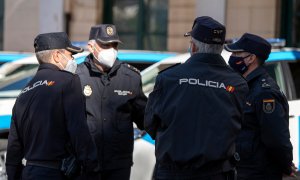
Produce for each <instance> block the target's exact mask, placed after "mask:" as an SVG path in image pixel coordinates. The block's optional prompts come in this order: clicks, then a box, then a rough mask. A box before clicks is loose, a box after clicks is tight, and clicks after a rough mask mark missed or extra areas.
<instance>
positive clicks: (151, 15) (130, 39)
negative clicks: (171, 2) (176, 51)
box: [103, 0, 168, 50]
mask: <svg viewBox="0 0 300 180" xmlns="http://www.w3.org/2000/svg"><path fill="white" fill-rule="evenodd" d="M103 7H104V14H103V23H113V24H115V25H116V27H117V30H118V33H119V36H120V39H121V41H123V43H124V44H123V47H122V46H121V48H124V49H147V50H166V49H167V27H168V0H114V1H111V0H106V1H104V6H103Z"/></svg>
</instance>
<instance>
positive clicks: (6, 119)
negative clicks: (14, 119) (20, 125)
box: [0, 115, 11, 129]
mask: <svg viewBox="0 0 300 180" xmlns="http://www.w3.org/2000/svg"><path fill="white" fill-rule="evenodd" d="M10 120H11V115H4V116H0V129H9V127H10Z"/></svg>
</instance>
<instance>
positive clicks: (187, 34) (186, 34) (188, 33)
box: [183, 31, 191, 37]
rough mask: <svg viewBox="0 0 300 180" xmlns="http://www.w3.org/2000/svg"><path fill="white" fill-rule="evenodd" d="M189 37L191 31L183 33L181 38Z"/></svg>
mask: <svg viewBox="0 0 300 180" xmlns="http://www.w3.org/2000/svg"><path fill="white" fill-rule="evenodd" d="M190 35H191V31H190V32H187V33H185V34H184V35H183V36H184V37H188V36H190Z"/></svg>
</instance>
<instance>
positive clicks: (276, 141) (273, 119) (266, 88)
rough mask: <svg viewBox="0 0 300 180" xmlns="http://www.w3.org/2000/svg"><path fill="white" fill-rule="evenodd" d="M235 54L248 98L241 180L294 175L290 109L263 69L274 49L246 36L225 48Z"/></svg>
mask: <svg viewBox="0 0 300 180" xmlns="http://www.w3.org/2000/svg"><path fill="white" fill-rule="evenodd" d="M225 49H226V50H227V51H230V52H232V55H231V57H230V59H229V64H230V66H231V67H232V68H233V69H234V70H236V71H237V72H239V73H240V74H242V75H243V77H245V78H246V80H247V82H248V85H249V89H250V91H249V94H248V95H247V99H246V104H245V105H244V107H243V110H244V113H245V114H244V118H245V119H244V121H243V124H242V131H241V133H240V134H239V136H238V139H237V151H238V153H239V154H240V158H241V161H240V162H239V163H238V169H237V170H238V179H240V180H246V179H249V180H250V179H251V180H252V179H255V180H266V179H270V180H277V179H278V180H279V179H282V175H283V174H285V175H294V174H293V173H294V172H293V171H294V167H293V164H292V159H293V156H292V144H291V142H290V134H289V122H288V120H289V106H288V103H287V100H286V97H285V96H284V94H283V93H282V92H281V91H280V89H279V87H278V85H277V84H276V82H275V81H274V80H273V79H272V78H271V77H270V76H269V74H268V73H267V72H266V70H265V69H264V68H263V66H262V65H263V64H264V62H265V60H266V59H268V56H269V54H270V52H271V45H270V44H269V43H268V42H267V41H266V40H265V39H263V38H261V37H259V36H257V35H254V34H249V33H245V34H244V35H243V36H242V37H241V38H240V39H239V40H238V41H237V42H236V43H233V44H229V45H225Z"/></svg>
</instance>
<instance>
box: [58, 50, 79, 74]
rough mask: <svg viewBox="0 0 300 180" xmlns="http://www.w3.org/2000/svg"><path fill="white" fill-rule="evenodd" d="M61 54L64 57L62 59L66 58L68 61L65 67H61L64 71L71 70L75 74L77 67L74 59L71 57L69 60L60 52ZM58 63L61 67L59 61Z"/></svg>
mask: <svg viewBox="0 0 300 180" xmlns="http://www.w3.org/2000/svg"><path fill="white" fill-rule="evenodd" d="M61 54H62V53H61ZM62 56H63V57H64V59H66V60H67V61H68V63H67V65H66V67H65V68H63V69H64V70H65V71H68V72H71V73H73V74H75V72H76V69H77V63H76V61H75V60H72V59H70V60H69V59H68V58H67V57H66V56H65V55H64V54H62ZM60 65H61V66H62V67H63V65H62V64H61V63H60Z"/></svg>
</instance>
